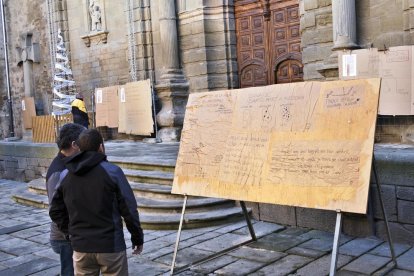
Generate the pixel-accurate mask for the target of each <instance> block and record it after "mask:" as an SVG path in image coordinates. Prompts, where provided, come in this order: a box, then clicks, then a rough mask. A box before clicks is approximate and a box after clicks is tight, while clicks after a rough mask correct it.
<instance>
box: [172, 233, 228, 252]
mask: <svg viewBox="0 0 414 276" xmlns="http://www.w3.org/2000/svg"><path fill="white" fill-rule="evenodd" d="M220 235H221V234H220V233H216V232H208V233H205V234H203V235H200V236H196V237H193V238H191V239H188V240H185V241H183V242H180V246H179V248H186V247H189V246H193V245H195V244H199V243H202V242H204V241H208V240H211V239H213V238H215V237H218V236H220Z"/></svg>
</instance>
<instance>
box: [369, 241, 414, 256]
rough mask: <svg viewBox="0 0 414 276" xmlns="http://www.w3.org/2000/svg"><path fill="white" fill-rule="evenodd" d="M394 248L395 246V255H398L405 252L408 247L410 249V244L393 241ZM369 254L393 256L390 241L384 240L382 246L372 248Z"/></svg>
mask: <svg viewBox="0 0 414 276" xmlns="http://www.w3.org/2000/svg"><path fill="white" fill-rule="evenodd" d="M393 248H394V252H395V255H396V256H397V257H398V256H400V255H401V254H403V253H405V252H406V251H407V250H408V249H410V246H409V245H408V244H402V243H393ZM369 254H373V255H378V256H383V257H390V258H391V251H390V246H389V243H387V242H384V243H383V244H381V245H380V246H378V247H376V248H375V249H373V250H371V251H370V252H369Z"/></svg>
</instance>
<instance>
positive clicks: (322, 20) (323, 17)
mask: <svg viewBox="0 0 414 276" xmlns="http://www.w3.org/2000/svg"><path fill="white" fill-rule="evenodd" d="M316 25H317V26H328V25H332V14H320V15H317V16H316Z"/></svg>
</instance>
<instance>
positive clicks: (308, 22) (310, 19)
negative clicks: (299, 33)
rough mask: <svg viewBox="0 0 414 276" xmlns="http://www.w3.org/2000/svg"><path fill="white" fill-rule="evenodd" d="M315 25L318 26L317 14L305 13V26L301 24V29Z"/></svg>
mask: <svg viewBox="0 0 414 276" xmlns="http://www.w3.org/2000/svg"><path fill="white" fill-rule="evenodd" d="M301 23H302V22H301ZM315 25H316V18H315V13H314V12H307V13H305V15H304V17H303V26H302V24H301V27H304V28H309V27H313V26H315Z"/></svg>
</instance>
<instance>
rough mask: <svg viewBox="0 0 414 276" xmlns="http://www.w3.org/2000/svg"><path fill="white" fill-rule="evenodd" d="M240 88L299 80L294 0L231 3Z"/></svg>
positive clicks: (297, 38)
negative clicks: (233, 4)
mask: <svg viewBox="0 0 414 276" xmlns="http://www.w3.org/2000/svg"><path fill="white" fill-rule="evenodd" d="M235 17H236V34H237V62H238V68H239V80H240V87H251V86H262V85H269V84H274V83H288V82H297V81H302V80H303V65H302V54H301V51H300V14H299V1H298V0H285V1H283V0H236V1H235Z"/></svg>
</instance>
